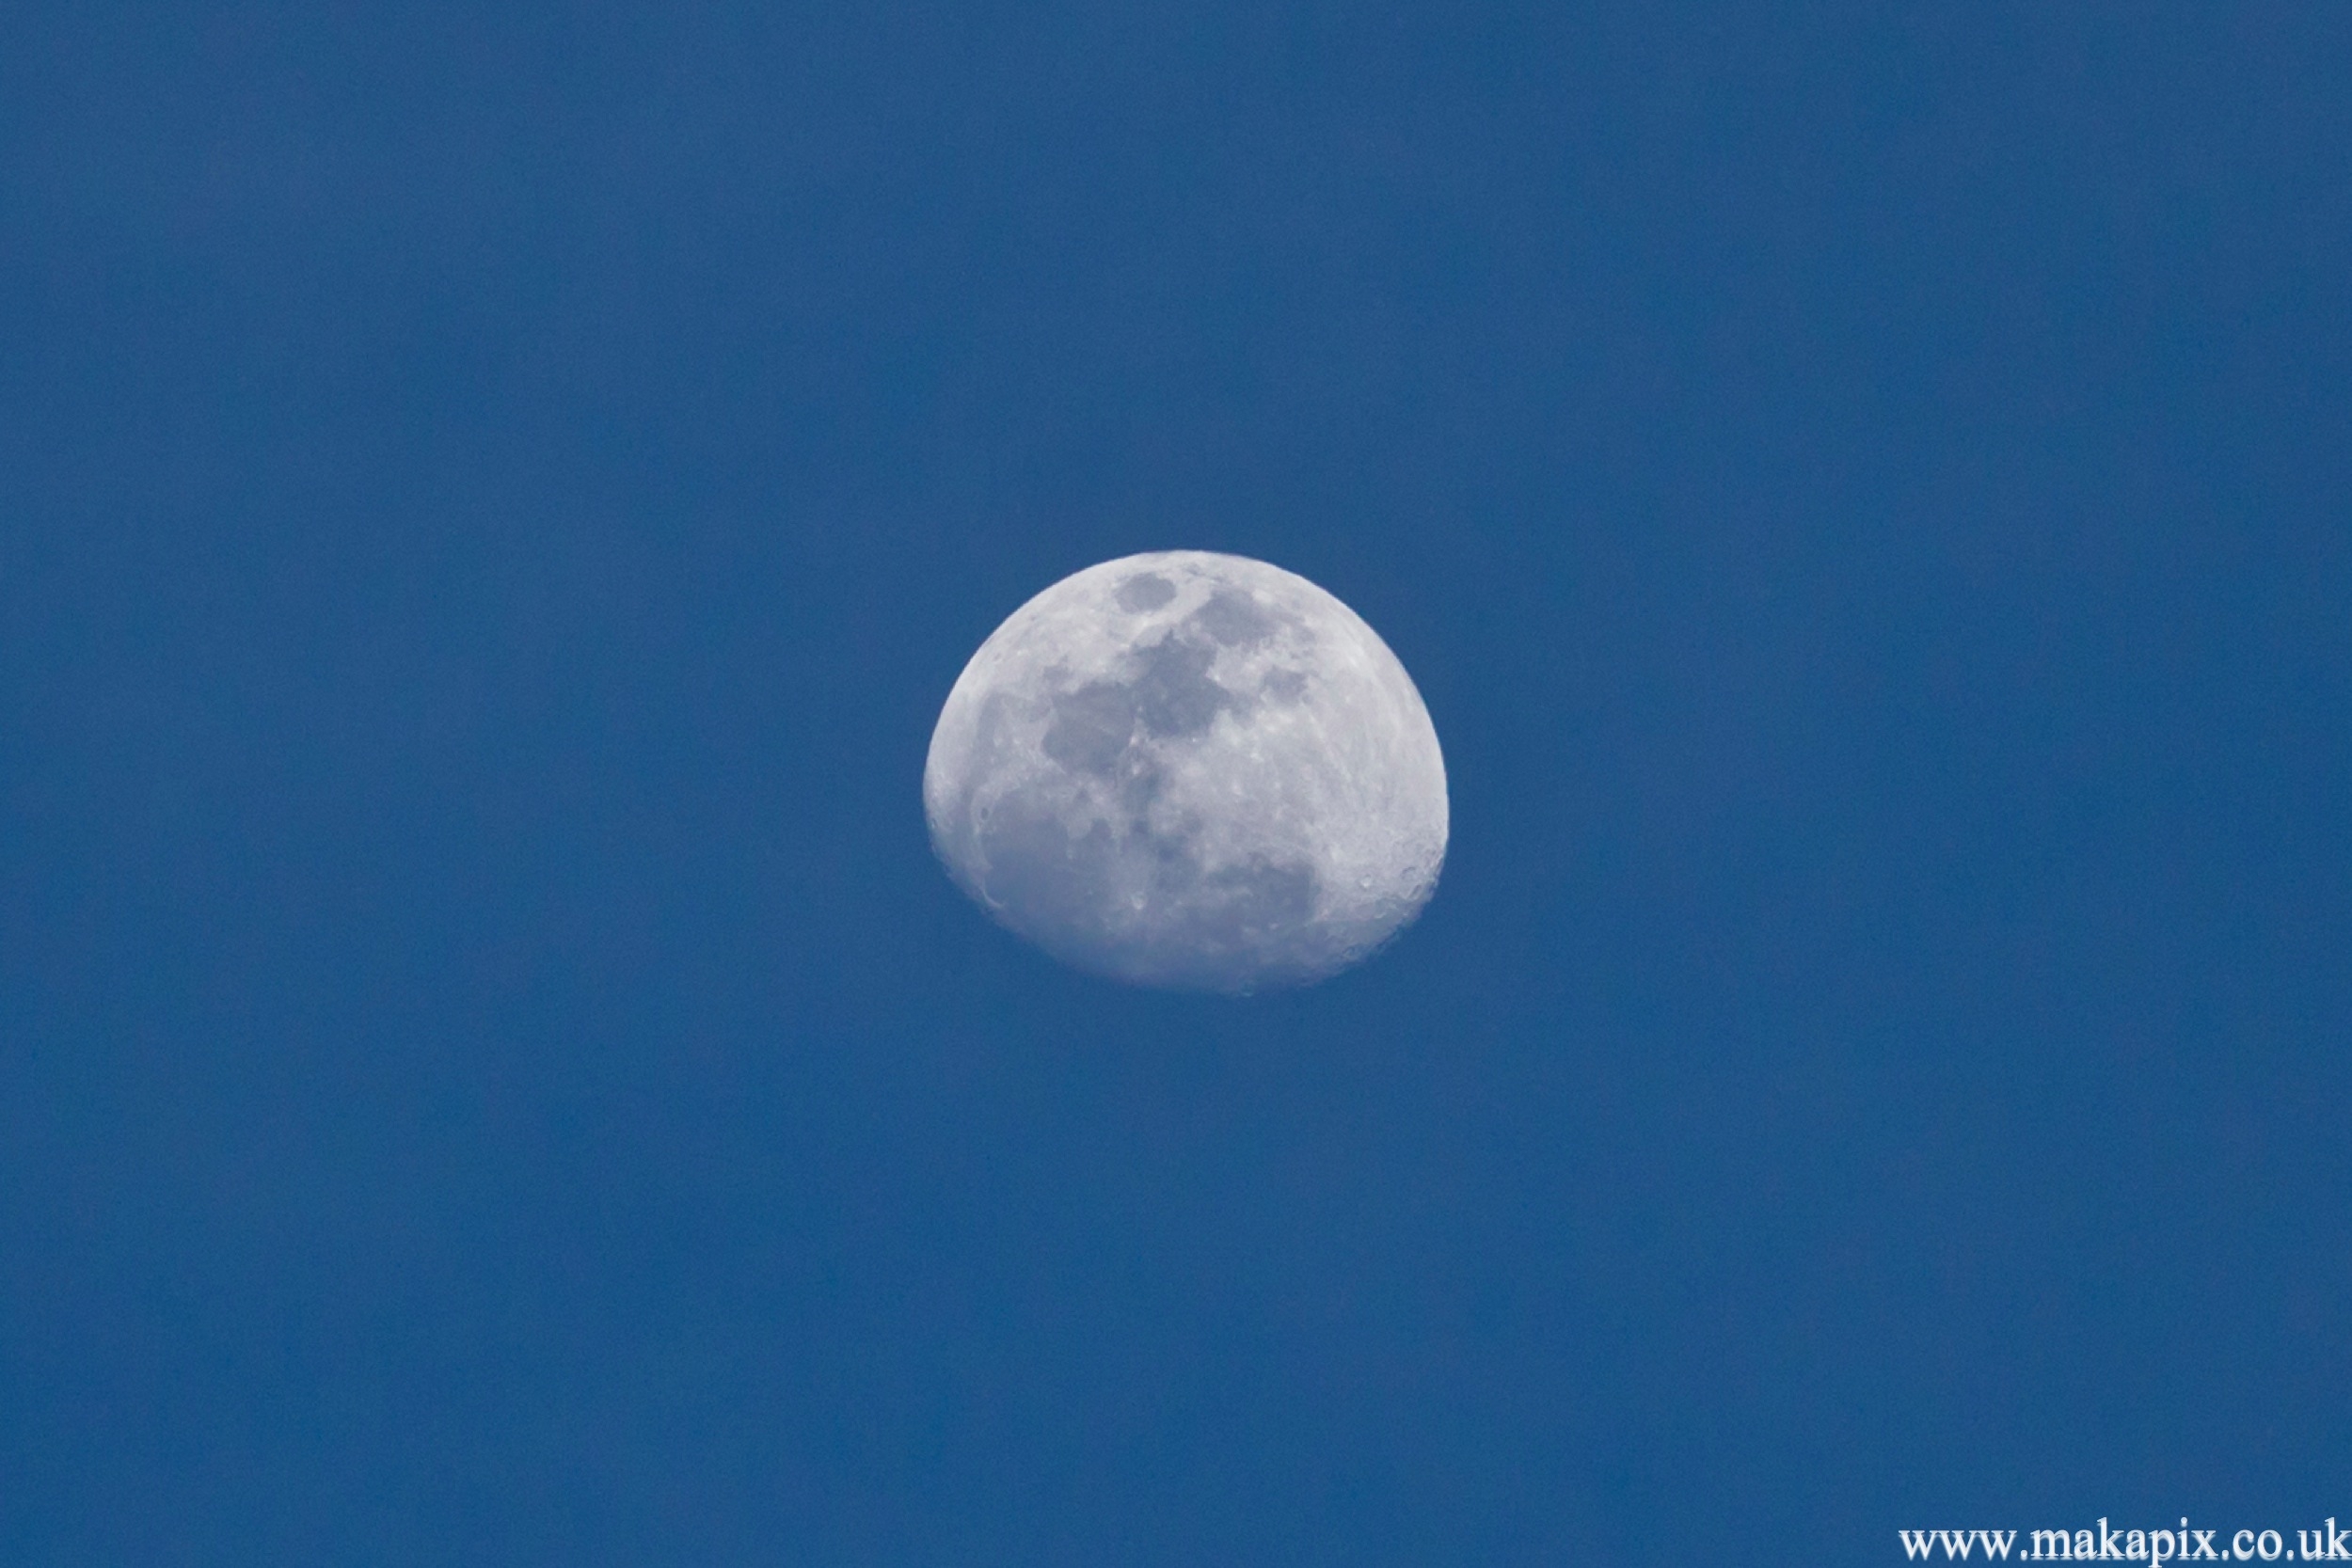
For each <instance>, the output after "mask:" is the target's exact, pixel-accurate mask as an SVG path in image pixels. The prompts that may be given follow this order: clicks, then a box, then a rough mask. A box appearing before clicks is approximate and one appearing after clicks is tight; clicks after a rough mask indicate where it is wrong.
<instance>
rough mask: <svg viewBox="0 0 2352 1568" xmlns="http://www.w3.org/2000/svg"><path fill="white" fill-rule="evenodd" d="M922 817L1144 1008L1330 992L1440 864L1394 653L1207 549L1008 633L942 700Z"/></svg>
mask: <svg viewBox="0 0 2352 1568" xmlns="http://www.w3.org/2000/svg"><path fill="white" fill-rule="evenodd" d="M923 805H924V812H925V815H926V816H928V817H929V818H930V832H931V843H932V845H933V846H934V847H936V848H937V849H938V851H939V858H940V859H941V860H942V861H943V862H944V863H946V867H947V870H948V872H949V874H950V875H952V876H953V877H954V878H955V879H956V881H957V883H958V884H959V885H960V886H961V887H962V889H963V890H964V891H965V892H966V893H968V894H970V895H972V897H973V898H974V899H975V900H977V902H978V903H979V905H980V906H981V908H983V909H985V910H986V911H988V912H989V913H990V914H991V915H992V916H993V917H994V918H995V919H996V920H998V921H1000V922H1001V923H1003V924H1004V925H1005V926H1007V927H1010V928H1011V929H1012V930H1013V931H1015V932H1018V933H1019V934H1020V935H1022V936H1024V937H1026V938H1027V939H1029V940H1030V941H1031V942H1036V943H1037V944H1038V945H1039V946H1041V947H1042V948H1044V949H1045V950H1046V951H1047V952H1049V953H1052V954H1053V955H1055V956H1056V957H1057V958H1061V959H1063V960H1065V961H1067V962H1069V963H1072V964H1074V965H1076V966H1078V967H1079V968H1081V969H1086V970H1090V971H1092V972H1094V973H1095V974H1104V975H1108V976H1110V977H1112V978H1114V979H1119V980H1126V981H1131V982H1134V983H1136V984H1138V985H1149V986H1169V987H1178V988H1183V989H1186V990H1217V991H1232V992H1240V991H1250V990H1262V989H1266V988H1271V987H1276V986H1290V985H1303V984H1306V983H1308V982H1310V981H1313V980H1319V979H1322V978H1323V977H1325V976H1327V975H1329V974H1334V973H1336V972H1337V971H1339V970H1342V969H1344V968H1346V967H1347V966H1348V965H1350V964H1352V963H1355V962H1356V961H1358V960H1359V959H1360V958H1364V957H1365V956H1367V955H1368V954H1370V953H1371V952H1372V951H1373V950H1374V949H1375V948H1377V947H1379V946H1380V945H1381V944H1382V943H1383V942H1387V941H1388V940H1389V939H1390V938H1391V937H1392V936H1394V935H1395V934H1396V933H1397V932H1398V931H1399V930H1401V929H1402V928H1403V927H1405V926H1406V923H1407V922H1409V921H1410V920H1412V918H1413V917H1414V916H1415V915H1417V914H1419V913H1420V912H1421V908H1422V905H1423V904H1424V903H1426V902H1427V901H1428V899H1429V895H1430V893H1431V891H1432V890H1433V889H1435V887H1436V886H1437V881H1438V867H1439V866H1440V864H1442V863H1443V862H1444V859H1445V845H1446V792H1445V763H1444V759H1443V758H1442V756H1441V755H1440V754H1439V752H1438V736H1437V731H1436V730H1435V729H1433V728H1432V727H1431V725H1430V722H1429V710H1428V709H1427V708H1426V707H1424V706H1422V700H1421V693H1420V692H1419V691H1417V690H1415V689H1414V688H1413V682H1412V679H1411V677H1409V676H1408V675H1406V673H1405V667H1404V666H1403V665H1402V664H1399V663H1398V662H1397V659H1396V656H1395V655H1394V654H1392V653H1391V652H1390V651H1389V647H1388V644H1387V643H1385V642H1383V641H1380V639H1379V637H1378V636H1377V635H1375V633H1374V631H1373V629H1372V628H1371V627H1370V626H1366V625H1364V623H1363V622H1362V621H1361V620H1359V618H1358V617H1357V615H1356V613H1355V611H1353V610H1349V609H1348V608H1347V607H1346V606H1345V605H1343V604H1342V603H1340V601H1339V600H1337V599H1335V598H1333V597H1332V596H1331V595H1330V594H1327V593H1325V592H1324V591H1323V590H1322V589H1320V588H1317V587H1316V586H1315V585H1314V584H1313V583H1311V582H1309V581H1308V580H1307V579H1306V578H1301V577H1295V576H1294V575H1292V574H1291V573H1289V572H1285V571H1283V570H1281V569H1280V568H1279V567H1277V566H1269V565H1267V564H1266V563H1265V562H1262V561H1250V560H1247V559H1245V558H1243V557H1240V556H1232V555H1212V554H1208V553H1205V552H1202V551H1197V550H1175V551H1168V552H1165V553H1161V554H1154V555H1136V556H1128V557H1126V558H1125V559H1123V560H1120V561H1112V562H1104V564H1102V565H1100V566H1091V567H1089V568H1088V569H1087V570H1085V571H1083V572H1080V573H1078V574H1076V575H1075V576H1074V577H1070V578H1064V579H1062V580H1061V581H1060V582H1057V583H1056V584H1055V585H1054V586H1053V587H1051V588H1049V589H1047V590H1046V591H1045V592H1044V593H1042V594H1039V595H1038V596H1037V597H1036V598H1034V599H1031V600H1030V601H1029V602H1028V603H1027V604H1025V605H1023V606H1022V607H1021V608H1020V609H1019V610H1015V611H1014V612H1013V614H1012V617H1011V618H1010V619H1009V620H1008V621H1007V622H1006V623H1005V624H1004V625H1003V626H999V627H997V628H996V631H995V634H994V635H993V636H992V637H990V638H989V640H988V641H986V642H984V643H982V644H981V645H980V650H979V652H978V653H977V654H975V655H973V656H972V662H971V663H970V664H969V665H967V666H965V668H964V672H963V674H962V676H961V678H960V679H958V680H957V682H956V685H955V689H954V690H952V691H951V692H949V693H948V696H947V705H946V708H945V709H943V710H942V711H941V713H940V716H939V725H938V728H937V729H935V730H934V731H933V732H932V735H931V747H930V758H929V760H928V762H927V763H926V765H925V767H924V770H923Z"/></svg>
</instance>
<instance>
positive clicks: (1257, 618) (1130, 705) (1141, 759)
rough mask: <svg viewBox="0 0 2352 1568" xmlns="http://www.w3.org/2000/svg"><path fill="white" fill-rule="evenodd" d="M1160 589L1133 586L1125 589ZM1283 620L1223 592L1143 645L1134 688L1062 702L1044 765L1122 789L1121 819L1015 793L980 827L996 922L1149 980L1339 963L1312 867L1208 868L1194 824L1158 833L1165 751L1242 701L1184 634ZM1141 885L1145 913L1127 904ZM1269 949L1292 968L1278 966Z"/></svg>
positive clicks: (1250, 629) (1219, 637)
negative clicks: (1077, 812)
mask: <svg viewBox="0 0 2352 1568" xmlns="http://www.w3.org/2000/svg"><path fill="white" fill-rule="evenodd" d="M1150 580H1156V579H1149V578H1136V579H1135V580H1134V581H1131V582H1129V583H1128V584H1127V585H1126V587H1125V588H1124V589H1122V591H1121V592H1122V595H1124V594H1129V593H1130V592H1131V591H1136V590H1138V589H1139V588H1141V587H1142V585H1143V584H1145V583H1146V582H1147V581H1150ZM1134 596H1135V597H1136V598H1137V599H1138V600H1147V599H1151V598H1152V594H1151V593H1150V591H1149V590H1148V589H1146V590H1144V591H1142V592H1140V593H1136V594H1134ZM1159 602H1165V597H1164V596H1163V597H1161V598H1160V600H1159ZM1276 624H1277V623H1276V622H1275V620H1274V619H1273V618H1272V617H1271V616H1268V615H1266V614H1265V613H1264V612H1263V611H1262V610H1259V609H1258V607H1257V606H1256V605H1255V604H1254V603H1252V602H1251V601H1250V600H1249V599H1248V597H1247V596H1245V595H1241V594H1232V593H1228V592H1220V593H1219V594H1217V595H1216V596H1214V597H1212V598H1211V600H1210V601H1209V603H1208V604H1207V605H1205V606H1203V607H1202V609H1201V610H1199V611H1197V612H1196V613H1195V614H1194V616H1193V617H1191V619H1190V621H1188V623H1187V624H1186V626H1184V628H1182V629H1181V630H1180V631H1179V632H1177V633H1175V634H1172V635H1169V636H1166V637H1163V638H1162V639H1161V640H1160V641H1157V642H1154V643H1152V644H1150V645H1148V646H1146V647H1144V648H1141V649H1139V650H1137V651H1136V655H1135V656H1134V657H1133V660H1132V662H1131V665H1130V673H1129V674H1128V678H1127V679H1125V680H1123V681H1089V682H1088V683H1087V684H1085V685H1083V686H1080V687H1078V688H1076V689H1073V690H1071V691H1069V692H1066V693H1064V694H1063V695H1062V696H1061V697H1059V698H1057V699H1056V701H1055V703H1054V705H1053V710H1052V713H1053V716H1052V721H1051V722H1050V723H1049V724H1048V725H1047V727H1046V731H1045V735H1044V737H1043V740H1042V747H1043V750H1044V752H1045V754H1046V756H1047V757H1049V758H1050V759H1052V760H1053V761H1054V762H1055V763H1056V764H1057V765H1058V766H1060V767H1062V768H1067V769H1069V770H1070V771H1072V772H1073V773H1077V774H1081V775H1084V776H1087V777H1089V778H1094V779H1103V780H1113V779H1118V780H1121V781H1122V783H1121V784H1120V790H1119V801H1120V807H1121V810H1122V815H1123V816H1125V820H1124V821H1123V822H1121V823H1120V824H1119V825H1118V826H1117V827H1116V828H1114V827H1113V826H1112V825H1111V824H1110V823H1107V822H1103V821H1096V822H1094V823H1092V824H1090V825H1089V827H1088V828H1087V830H1086V831H1085V832H1079V833H1073V832H1071V830H1070V826H1069V824H1068V823H1067V822H1065V821H1064V820H1063V819H1062V818H1061V817H1060V816H1058V815H1057V814H1056V813H1054V812H1051V811H1047V810H1043V809H1041V808H1040V807H1038V806H1037V805H1035V804H1033V803H1030V802H1028V801H1026V800H1023V799H1022V798H1020V797H1014V798H1011V799H1009V800H1004V801H1002V802H1001V803H1000V804H999V805H998V807H997V809H996V811H995V813H994V815H993V818H992V819H991V820H989V821H986V822H980V823H975V824H974V831H975V833H976V836H977V845H978V847H979V850H980V853H981V855H982V857H983V859H984V861H985V863H986V864H987V866H988V870H987V873H986V876H985V886H984V888H982V889H981V890H980V891H981V892H983V893H984V894H985V895H986V899H987V902H988V903H989V905H990V906H991V907H992V908H993V910H995V911H997V914H998V918H999V919H1000V920H1002V921H1003V922H1004V923H1005V924H1007V925H1008V926H1009V927H1012V928H1013V929H1014V930H1016V931H1019V932H1020V933H1021V934H1022V935H1024V936H1026V937H1028V938H1029V939H1030V940H1032V941H1034V942H1038V943H1039V944H1040V945H1041V946H1043V947H1044V948H1046V949H1047V950H1048V951H1050V952H1052V953H1054V954H1055V955H1056V956H1057V957H1058V958H1062V959H1064V960H1065V961H1067V962H1070V963H1073V964H1076V965H1078V966H1079V967H1080V968H1083V969H1088V970H1091V971H1093V972H1095V973H1097V974H1106V975H1109V976H1112V977H1114V978H1118V979H1122V980H1132V981H1142V982H1145V983H1149V984H1155V985H1172V986H1187V987H1192V988H1196V989H1202V990H1227V991H1235V990H1248V989H1251V988H1252V987H1253V986H1257V985H1283V984H1295V983H1297V982H1299V981H1302V980H1307V979H1312V978H1314V977H1316V976H1317V975H1319V974H1326V973H1328V972H1329V971H1330V970H1331V969H1333V968H1336V967H1338V966H1339V964H1340V963H1341V962H1343V960H1344V955H1343V953H1341V952H1338V951H1335V950H1332V943H1331V942H1330V941H1329V940H1328V938H1327V935H1326V934H1324V933H1320V932H1318V931H1317V929H1316V927H1315V924H1314V913H1315V903H1316V886H1315V874H1314V868H1313V867H1312V866H1311V865H1310V864H1306V863H1275V862H1270V861H1252V862H1249V863H1246V864H1242V865H1234V866H1223V867H1219V868H1218V869H1216V870H1215V871H1204V870H1203V869H1202V867H1201V864H1200V849H1199V842H1198V839H1199V834H1198V832H1197V830H1195V829H1193V828H1189V827H1185V828H1180V829H1178V830H1176V831H1174V832H1153V831H1152V827H1151V824H1150V817H1149V811H1150V808H1151V806H1152V802H1153V800H1155V799H1156V798H1157V796H1158V794H1159V792H1160V789H1161V769H1160V767H1159V764H1158V757H1157V750H1156V743H1157V742H1160V741H1164V740H1182V739H1184V738H1186V737H1189V736H1197V735H1200V734H1201V733H1202V732H1203V731H1205V730H1207V729H1208V728H1209V726H1210V725H1211V724H1212V723H1214V722H1215V721H1216V716H1217V714H1218V713H1219V712H1221V711H1224V710H1226V709H1228V708H1233V707H1238V706H1240V705H1241V703H1240V702H1239V700H1238V699H1236V698H1235V697H1234V695H1233V694H1232V692H1229V691H1227V690H1226V689H1224V688H1223V687H1221V686H1219V685H1217V683H1216V681H1215V680H1213V679H1211V678H1210V675H1209V669H1210V666H1211V665H1212V664H1213V663H1214V662H1215V658H1216V648H1215V647H1214V646H1208V645H1204V644H1203V643H1202V642H1201V641H1198V640H1197V639H1196V637H1195V636H1193V635H1189V634H1191V633H1193V632H1194V631H1195V630H1196V626H1197V630H1198V631H1199V632H1201V633H1206V634H1207V636H1208V637H1209V638H1211V639H1214V640H1215V641H1216V642H1219V643H1223V644H1227V645H1232V644H1235V643H1244V642H1250V641H1260V640H1262V639H1263V638H1264V637H1266V636H1269V635H1271V633H1272V631H1273V630H1274V627H1275V626H1276ZM992 717H993V716H992ZM988 727H989V728H990V729H993V725H992V726H988ZM1137 889H1140V890H1141V892H1142V894H1143V904H1142V907H1141V908H1136V906H1135V905H1134V904H1133V903H1131V902H1130V901H1129V897H1128V896H1122V893H1131V891H1132V890H1137ZM1270 953H1271V954H1282V955H1288V956H1289V958H1290V961H1288V962H1282V961H1279V960H1278V961H1277V962H1276V963H1274V964H1273V965H1272V966H1271V967H1269V965H1268V964H1267V961H1266V959H1267V956H1268V955H1269V954H1270Z"/></svg>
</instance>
